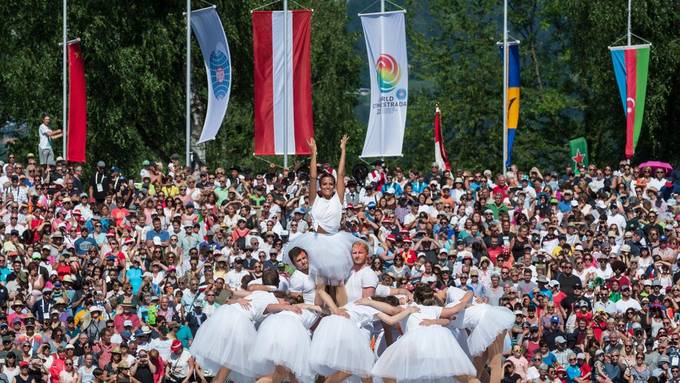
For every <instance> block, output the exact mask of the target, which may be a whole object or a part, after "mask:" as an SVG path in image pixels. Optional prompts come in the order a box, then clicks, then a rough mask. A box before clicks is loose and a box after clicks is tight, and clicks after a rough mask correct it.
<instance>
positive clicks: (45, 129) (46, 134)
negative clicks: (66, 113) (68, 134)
mask: <svg viewBox="0 0 680 383" xmlns="http://www.w3.org/2000/svg"><path fill="white" fill-rule="evenodd" d="M50 121H51V119H50V116H48V115H47V114H44V115H43V116H42V124H40V127H39V128H38V134H39V136H40V141H39V143H38V154H39V156H40V165H54V151H52V140H54V139H55V138H59V137H61V135H62V133H61V129H57V130H52V129H50Z"/></svg>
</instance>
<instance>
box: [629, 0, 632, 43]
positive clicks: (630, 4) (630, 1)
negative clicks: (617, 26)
mask: <svg viewBox="0 0 680 383" xmlns="http://www.w3.org/2000/svg"><path fill="white" fill-rule="evenodd" d="M632 3H633V0H628V45H630V40H631V39H630V37H631V34H632V33H633V32H631V27H630V13H631V6H632Z"/></svg>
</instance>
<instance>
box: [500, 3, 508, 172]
mask: <svg viewBox="0 0 680 383" xmlns="http://www.w3.org/2000/svg"><path fill="white" fill-rule="evenodd" d="M507 161H508V0H504V1H503V167H502V168H501V169H503V175H505V173H506V163H507Z"/></svg>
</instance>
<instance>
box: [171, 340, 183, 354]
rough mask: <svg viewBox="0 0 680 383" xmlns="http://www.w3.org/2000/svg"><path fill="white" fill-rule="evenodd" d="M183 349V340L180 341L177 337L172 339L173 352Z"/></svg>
mask: <svg viewBox="0 0 680 383" xmlns="http://www.w3.org/2000/svg"><path fill="white" fill-rule="evenodd" d="M181 349H182V342H180V341H178V340H177V339H175V340H173V341H172V345H171V346H170V350H172V352H177V351H179V350H181Z"/></svg>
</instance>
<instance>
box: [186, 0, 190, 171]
mask: <svg viewBox="0 0 680 383" xmlns="http://www.w3.org/2000/svg"><path fill="white" fill-rule="evenodd" d="M186 76H187V81H186V106H185V114H186V122H185V125H186V126H185V128H186V132H185V133H186V147H185V155H186V166H191V0H187V73H186Z"/></svg>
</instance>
